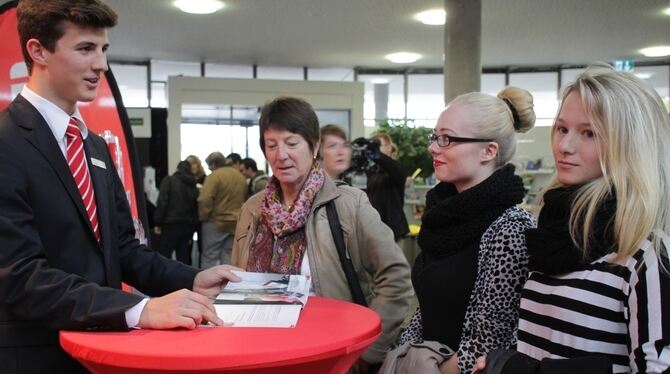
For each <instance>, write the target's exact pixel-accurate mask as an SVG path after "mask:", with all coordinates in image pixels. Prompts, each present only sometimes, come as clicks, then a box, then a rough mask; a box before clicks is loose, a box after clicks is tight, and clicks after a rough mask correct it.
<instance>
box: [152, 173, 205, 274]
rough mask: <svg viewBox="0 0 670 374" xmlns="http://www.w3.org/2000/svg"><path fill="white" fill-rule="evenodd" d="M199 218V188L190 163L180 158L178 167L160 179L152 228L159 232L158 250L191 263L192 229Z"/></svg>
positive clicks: (168, 256) (170, 256) (166, 255)
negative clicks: (172, 172)
mask: <svg viewBox="0 0 670 374" xmlns="http://www.w3.org/2000/svg"><path fill="white" fill-rule="evenodd" d="M197 221H198V190H197V188H196V187H195V176H193V174H191V164H190V163H189V162H188V161H180V162H179V164H177V171H176V172H175V173H174V174H172V175H170V176H167V177H165V178H164V179H163V181H162V182H161V186H160V193H159V195H158V202H157V206H156V211H155V212H154V225H155V226H154V232H155V233H156V234H157V235H161V247H160V251H159V252H160V253H161V254H162V255H163V256H165V257H167V258H172V253H173V252H174V253H176V257H177V260H178V261H181V262H183V263H185V264H187V265H191V247H192V246H193V242H192V240H193V231H194V229H195V224H196V222H197Z"/></svg>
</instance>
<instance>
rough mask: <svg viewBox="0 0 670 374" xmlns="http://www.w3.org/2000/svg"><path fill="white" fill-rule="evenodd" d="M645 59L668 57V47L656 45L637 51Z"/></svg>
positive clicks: (669, 52)
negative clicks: (645, 57)
mask: <svg viewBox="0 0 670 374" xmlns="http://www.w3.org/2000/svg"><path fill="white" fill-rule="evenodd" d="M639 52H640V53H642V54H643V55H645V56H647V57H663V56H669V55H670V46H667V45H657V46H653V47H647V48H642V49H640V51H639Z"/></svg>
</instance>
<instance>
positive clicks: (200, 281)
mask: <svg viewBox="0 0 670 374" xmlns="http://www.w3.org/2000/svg"><path fill="white" fill-rule="evenodd" d="M231 270H237V271H244V270H243V269H240V268H237V267H235V266H231V265H219V266H214V267H211V268H209V269H206V270H203V271H201V272H199V273H198V274H197V275H196V276H195V280H194V281H193V291H195V292H197V293H199V294H201V295H204V296H207V297H208V298H210V299H213V298H215V297H216V295H218V294H219V293H221V290H222V289H223V287H225V286H226V284H227V283H228V281H233V282H239V281H240V280H241V279H240V277H238V276H237V275H235V274H233V272H232V271H231Z"/></svg>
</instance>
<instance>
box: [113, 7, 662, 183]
mask: <svg viewBox="0 0 670 374" xmlns="http://www.w3.org/2000/svg"><path fill="white" fill-rule="evenodd" d="M108 3H109V4H110V5H111V6H112V7H113V8H114V9H115V11H116V12H117V13H118V15H119V24H118V26H117V27H115V28H113V29H111V30H110V33H109V39H110V49H109V51H108V56H109V62H110V67H111V70H112V72H113V73H114V77H115V78H116V81H117V83H118V85H119V89H120V91H121V94H122V97H123V103H124V105H125V106H126V108H128V113H129V115H130V117H131V119H132V118H139V119H135V120H134V121H131V123H134V124H135V125H136V126H135V127H134V129H137V131H135V130H134V131H133V132H134V133H135V138H136V139H137V140H138V147H139V149H140V156H141V158H142V164H143V166H149V165H151V166H153V167H154V168H156V169H157V180H158V181H160V178H161V177H162V176H164V175H166V174H167V173H169V172H171V171H172V170H174V168H175V167H176V163H177V162H178V160H181V159H184V158H185V157H186V156H187V155H190V154H195V155H198V156H199V157H200V159H202V160H204V158H205V157H206V156H207V155H208V154H209V153H210V152H211V151H213V150H220V151H221V152H222V153H224V154H229V153H231V152H236V153H239V154H241V155H242V157H245V156H248V157H251V158H254V159H255V160H256V161H257V163H258V164H259V168H260V169H265V168H266V165H265V159H264V157H263V154H262V152H261V150H260V147H259V145H258V135H259V134H258V126H257V122H258V115H259V113H258V111H259V107H260V106H261V105H262V104H263V103H264V102H266V101H268V100H270V99H271V98H272V97H274V96H276V94H280V93H290V92H291V90H293V92H295V93H299V94H302V96H303V97H305V96H307V98H308V100H309V99H310V97H309V95H308V94H312V95H313V96H319V95H320V96H319V97H318V98H316V97H314V98H313V100H312V101H311V102H312V104H313V105H314V106H315V109H316V110H317V114H318V115H319V119H320V122H321V124H322V125H323V124H326V123H336V124H339V125H341V126H342V127H344V128H345V130H346V131H347V132H348V133H349V135H350V138H352V139H353V138H355V137H358V136H368V135H369V134H371V133H372V132H373V131H374V129H375V125H376V124H377V123H378V122H380V121H384V120H388V119H391V120H392V121H391V122H395V123H408V124H409V125H410V126H420V127H421V126H422V127H428V128H432V127H433V126H434V125H435V121H436V119H437V116H438V115H439V113H440V112H441V111H442V109H443V108H444V106H445V94H444V91H445V74H444V73H443V71H444V67H445V57H444V56H445V48H446V46H447V43H446V42H445V25H444V22H445V19H446V20H447V22H458V21H459V20H454V19H452V18H450V16H449V14H447V15H446V16H445V13H444V9H445V2H442V1H434V0H433V1H431V0H417V1H403V0H383V1H380V0H340V1H327V0H281V1H264V0H244V1H241V0H227V1H222V2H217V3H215V4H214V5H215V6H214V7H213V8H212V9H209V10H208V9H204V10H198V9H195V10H192V11H197V12H206V11H213V12H212V13H210V14H193V13H186V12H184V11H182V10H180V9H179V8H178V7H177V6H176V5H175V3H179V2H173V1H135V0H109V1H108ZM183 3H185V4H186V6H187V7H188V6H194V5H195V3H196V1H192V0H190V1H184V2H183ZM187 10H188V9H187ZM431 10H432V11H433V12H432V13H431V12H428V13H427V14H426V13H425V12H426V11H431ZM422 16H423V17H428V18H427V19H423V18H421V17H422ZM431 16H432V18H431ZM422 19H423V20H422ZM461 22H466V25H465V27H470V26H469V25H467V22H468V21H467V20H465V21H461ZM472 32H473V33H479V32H481V34H480V35H481V46H480V47H481V61H480V64H481V67H482V74H481V81H480V82H481V83H480V90H481V91H482V92H486V93H491V94H495V93H497V92H498V91H499V90H500V89H501V88H503V87H504V86H506V85H515V86H518V87H522V88H525V89H527V90H529V91H530V92H531V93H532V94H533V98H534V102H535V111H536V114H537V117H538V121H537V125H536V128H535V129H533V130H531V131H530V132H529V133H526V134H522V135H521V136H520V137H519V139H518V151H517V155H516V157H515V164H516V165H517V169H518V171H519V172H522V173H523V172H528V173H529V177H535V176H537V175H539V177H540V179H542V180H543V181H544V180H545V178H544V175H543V174H544V172H545V171H546V172H548V173H550V172H551V170H552V168H553V161H552V157H551V152H550V147H549V143H548V141H549V128H550V125H551V124H552V120H553V118H554V116H555V114H556V111H557V107H558V102H559V92H560V88H561V87H562V86H563V85H564V84H565V83H567V82H570V81H571V79H572V78H573V77H575V76H576V75H577V74H578V73H579V72H581V71H583V69H584V68H585V67H586V66H587V65H588V64H589V63H591V62H594V61H605V62H609V63H611V64H619V65H618V67H619V68H621V69H627V70H632V71H634V73H635V74H636V75H637V76H639V77H641V78H643V79H645V80H647V81H648V82H649V83H651V84H652V85H653V86H654V87H655V88H656V90H658V92H659V94H660V95H661V96H662V97H663V98H664V99H665V100H666V103H667V100H668V96H669V95H670V93H669V92H668V91H669V90H668V86H669V83H668V82H669V80H670V74H669V71H670V65H669V61H670V60H669V58H668V56H667V55H668V53H670V51H668V48H670V41H669V40H668V35H670V4H669V3H668V2H667V1H661V0H645V1H623V0H616V1H612V0H593V1H579V0H561V1H552V0H483V1H481V31H479V30H478V29H477V27H476V25H473V26H472ZM653 47H661V48H656V49H651V50H650V49H649V48H653ZM663 48H665V50H664V49H663ZM398 53H400V55H394V54H398ZM450 53H454V54H458V53H459V51H450ZM394 57H395V58H396V59H394ZM397 58H400V60H397ZM394 61H395V62H394ZM191 78H192V79H196V78H197V80H195V81H189V80H188V79H191ZM446 78H447V79H448V77H446ZM180 79H182V81H180ZM220 79H224V80H222V81H219V80H220ZM171 80H172V81H174V86H175V87H171V85H170V83H171ZM183 80H186V81H185V82H184V81H183ZM252 80H253V81H256V82H255V83H257V84H261V85H262V84H263V82H267V83H268V84H270V86H267V87H261V86H256V87H254V91H255V92H257V93H259V94H258V95H252V96H254V97H250V89H249V88H248V87H246V86H244V81H252ZM206 81H210V82H206ZM277 81H283V82H284V83H282V86H281V87H279V86H273V85H274V84H276V82H277ZM286 82H288V85H286V84H285V83H286ZM352 82H360V83H359V85H360V86H361V87H362V95H359V94H358V93H355V94H352V95H353V96H351V95H344V96H342V95H340V96H338V97H335V96H336V95H339V94H333V93H332V92H333V91H332V90H333V89H335V88H334V87H333V85H336V84H337V83H348V84H352ZM300 83H304V84H313V85H310V86H309V87H308V88H300V87H299V86H300ZM219 87H232V88H230V89H225V92H224V91H217V90H220V88H219ZM234 87H239V89H240V90H241V92H238V93H236V92H235V88H234ZM277 90H279V92H277ZM315 90H320V91H321V93H319V92H314V91H315ZM353 90H354V91H357V90H361V88H358V87H357V85H354V88H353ZM171 91H179V92H177V93H174V96H173V101H174V102H171V100H170V98H171V96H170V95H171ZM264 93H265V94H264ZM375 93H377V96H378V97H377V98H376V97H375ZM329 96H330V97H331V98H333V97H334V99H333V100H329V99H328V97H329ZM360 96H362V97H360ZM379 96H381V97H379ZM361 99H362V102H360V103H359V102H354V103H352V102H351V101H352V100H353V101H357V100H361ZM343 101H344V102H343ZM384 105H385V106H384ZM376 106H377V107H376ZM159 108H166V109H167V115H166V116H163V121H165V117H167V127H168V129H167V137H168V138H169V139H172V138H178V139H172V140H168V141H167V143H168V144H166V145H162V148H161V145H160V144H159V145H158V149H162V150H164V151H163V152H162V153H164V155H163V157H158V156H156V155H154V160H151V156H150V155H149V154H150V152H149V149H150V145H149V142H148V141H147V140H146V139H150V138H151V126H150V125H149V124H148V123H149V122H150V118H151V115H150V114H148V113H150V111H151V110H152V109H153V110H156V109H159ZM361 109H362V112H361ZM177 112H178V113H177ZM358 112H361V113H358ZM154 117H155V116H154ZM177 117H179V119H178V120H177V121H176V122H175V119H176V118H177ZM158 118H160V116H159V117H158ZM142 119H144V121H143V120H142ZM139 123H142V124H143V126H141V125H139ZM158 131H159V132H160V129H159V130H158ZM158 135H159V138H160V134H158ZM177 140H178V141H177ZM154 141H155V142H156V141H158V142H160V141H165V139H154ZM173 141H174V142H173ZM154 149H156V146H155V145H154ZM164 157H167V160H165V159H163V158H164ZM152 164H153V165H152ZM410 173H411V171H410ZM530 174H532V176H531V175H530ZM535 188H536V186H535V187H533V189H535ZM531 192H533V191H531Z"/></svg>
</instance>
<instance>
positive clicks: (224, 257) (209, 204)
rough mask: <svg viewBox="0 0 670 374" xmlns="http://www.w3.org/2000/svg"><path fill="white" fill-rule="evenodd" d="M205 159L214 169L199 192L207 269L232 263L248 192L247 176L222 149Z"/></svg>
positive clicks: (204, 259) (200, 217)
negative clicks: (238, 222)
mask: <svg viewBox="0 0 670 374" xmlns="http://www.w3.org/2000/svg"><path fill="white" fill-rule="evenodd" d="M205 162H206V163H207V165H208V166H209V170H211V171H212V173H211V174H210V175H208V176H207V178H205V185H204V186H203V187H202V191H200V195H199V196H198V217H199V219H200V222H202V236H203V238H202V239H203V249H202V256H201V258H202V263H201V264H200V267H201V268H203V269H207V268H210V267H212V266H216V265H217V264H229V263H230V255H231V252H232V250H233V238H234V236H235V227H236V224H237V219H238V217H239V215H240V208H242V204H243V203H244V200H245V199H246V196H247V183H246V179H244V176H243V175H242V173H240V171H239V170H238V169H236V168H234V167H233V166H231V165H228V162H227V160H226V158H225V157H223V154H221V152H213V153H211V154H210V155H209V156H207V159H205Z"/></svg>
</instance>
